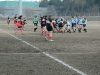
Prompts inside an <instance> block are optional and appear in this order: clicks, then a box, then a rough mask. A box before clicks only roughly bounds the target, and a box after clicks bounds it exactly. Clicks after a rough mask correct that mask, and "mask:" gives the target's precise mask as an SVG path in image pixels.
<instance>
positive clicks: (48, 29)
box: [46, 16, 54, 41]
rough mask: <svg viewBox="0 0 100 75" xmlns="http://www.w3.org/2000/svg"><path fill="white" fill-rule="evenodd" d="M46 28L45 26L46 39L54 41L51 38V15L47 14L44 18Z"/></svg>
mask: <svg viewBox="0 0 100 75" xmlns="http://www.w3.org/2000/svg"><path fill="white" fill-rule="evenodd" d="M46 28H47V31H48V34H47V36H48V40H49V41H54V40H53V35H52V33H53V29H54V27H53V23H52V18H51V16H48V18H47V20H46Z"/></svg>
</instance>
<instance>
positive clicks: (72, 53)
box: [51, 52, 97, 55]
mask: <svg viewBox="0 0 100 75" xmlns="http://www.w3.org/2000/svg"><path fill="white" fill-rule="evenodd" d="M96 53H97V52H87V53H51V54H57V55H65V54H69V55H82V54H96Z"/></svg>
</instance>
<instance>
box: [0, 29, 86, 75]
mask: <svg viewBox="0 0 100 75" xmlns="http://www.w3.org/2000/svg"><path fill="white" fill-rule="evenodd" d="M0 30H1V29H0ZM2 32H4V33H6V34H8V35H10V36H12V37H13V38H15V39H17V40H19V41H21V42H23V43H25V44H27V45H29V46H31V47H32V48H34V49H37V50H39V51H42V50H41V49H40V48H38V47H36V46H34V45H31V44H30V43H28V42H26V41H24V40H22V39H20V38H18V37H16V36H14V35H12V34H10V33H8V32H6V31H3V30H2ZM42 53H43V54H44V55H46V56H47V57H49V58H51V59H53V60H55V61H57V62H58V63H60V64H62V65H64V66H65V67H67V68H69V69H71V70H73V71H75V72H77V73H78V74H81V75H87V74H86V73H84V72H82V71H80V70H78V69H76V68H74V67H72V66H70V65H69V64H67V63H65V62H63V61H62V60H60V59H58V58H57V57H54V56H52V55H51V54H49V53H47V52H42Z"/></svg>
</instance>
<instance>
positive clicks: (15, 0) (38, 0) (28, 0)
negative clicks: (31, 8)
mask: <svg viewBox="0 0 100 75" xmlns="http://www.w3.org/2000/svg"><path fill="white" fill-rule="evenodd" d="M0 1H18V0H0ZM23 1H37V2H39V1H40V0H23Z"/></svg>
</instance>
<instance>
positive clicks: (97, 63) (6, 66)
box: [0, 21, 100, 75]
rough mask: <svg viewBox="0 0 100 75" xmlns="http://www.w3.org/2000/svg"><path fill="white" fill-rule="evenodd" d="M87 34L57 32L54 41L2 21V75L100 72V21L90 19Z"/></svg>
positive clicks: (30, 27)
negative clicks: (17, 30)
mask: <svg viewBox="0 0 100 75" xmlns="http://www.w3.org/2000/svg"><path fill="white" fill-rule="evenodd" d="M87 28H88V32H87V33H84V32H82V33H78V32H76V33H71V34H69V33H63V34H62V33H54V34H53V35H54V40H55V41H54V42H49V41H46V40H45V39H44V38H43V37H42V36H41V32H40V28H39V29H38V31H37V32H36V33H34V32H33V24H32V22H31V21H28V24H27V25H26V26H25V32H24V34H23V35H21V34H17V35H16V34H15V29H14V25H13V23H11V24H10V25H7V24H6V21H0V75H100V22H99V21H89V22H88V24H87Z"/></svg>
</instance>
